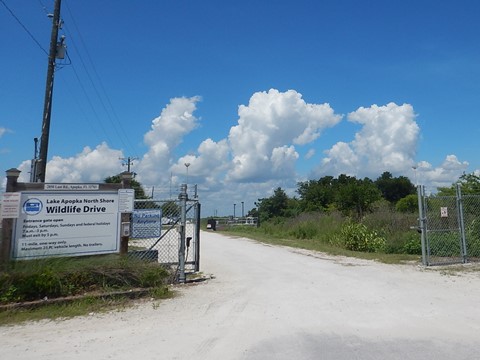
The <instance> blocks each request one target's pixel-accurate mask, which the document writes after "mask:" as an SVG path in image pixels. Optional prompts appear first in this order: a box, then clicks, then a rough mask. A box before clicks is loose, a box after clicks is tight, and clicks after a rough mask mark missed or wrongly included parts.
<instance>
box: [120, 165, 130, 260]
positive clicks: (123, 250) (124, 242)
mask: <svg viewBox="0 0 480 360" xmlns="http://www.w3.org/2000/svg"><path fill="white" fill-rule="evenodd" d="M120 179H121V181H122V189H131V188H132V179H133V174H132V173H131V172H128V171H124V172H122V173H121V174H120ZM130 215H131V214H129V213H122V214H121V215H120V223H121V224H123V223H130ZM120 233H121V235H120V255H127V254H128V241H129V240H130V235H129V234H128V235H126V234H123V233H122V232H120Z"/></svg>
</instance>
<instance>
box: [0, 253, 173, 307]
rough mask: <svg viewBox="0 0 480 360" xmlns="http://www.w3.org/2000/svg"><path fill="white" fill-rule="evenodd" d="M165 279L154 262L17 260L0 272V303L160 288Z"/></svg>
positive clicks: (73, 259) (113, 258) (111, 258)
mask: <svg viewBox="0 0 480 360" xmlns="http://www.w3.org/2000/svg"><path fill="white" fill-rule="evenodd" d="M168 278H169V273H168V271H167V270H166V269H165V268H164V267H162V266H161V265H159V264H157V263H148V262H143V261H140V260H134V259H123V258H118V257H100V258H98V259H94V258H81V259H80V258H62V259H58V258H54V259H42V260H29V261H18V262H13V263H12V264H11V266H10V268H8V269H5V270H4V271H1V272H0V303H9V302H19V301H32V300H40V299H43V298H45V297H46V298H49V299H51V298H57V297H63V296H69V295H77V294H83V293H86V292H90V291H100V292H108V291H111V290H118V289H130V288H132V287H160V286H162V285H164V284H166V282H167V280H168Z"/></svg>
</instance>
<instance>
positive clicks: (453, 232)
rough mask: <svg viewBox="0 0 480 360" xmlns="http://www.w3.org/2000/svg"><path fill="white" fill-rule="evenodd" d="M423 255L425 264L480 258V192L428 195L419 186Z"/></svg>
mask: <svg viewBox="0 0 480 360" xmlns="http://www.w3.org/2000/svg"><path fill="white" fill-rule="evenodd" d="M418 195H419V209H420V219H419V220H420V230H421V231H422V256H423V263H424V264H425V265H442V264H453V263H463V262H468V261H480V219H479V216H480V196H479V195H462V193H461V187H460V186H458V187H457V193H456V196H437V195H428V196H427V195H426V194H425V187H419V189H418Z"/></svg>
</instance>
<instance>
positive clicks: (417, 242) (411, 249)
mask: <svg viewBox="0 0 480 360" xmlns="http://www.w3.org/2000/svg"><path fill="white" fill-rule="evenodd" d="M403 253H405V254H410V255H421V254H422V241H421V238H420V236H419V234H418V233H417V232H411V233H410V236H409V238H408V239H407V241H406V242H405V244H404V245H403Z"/></svg>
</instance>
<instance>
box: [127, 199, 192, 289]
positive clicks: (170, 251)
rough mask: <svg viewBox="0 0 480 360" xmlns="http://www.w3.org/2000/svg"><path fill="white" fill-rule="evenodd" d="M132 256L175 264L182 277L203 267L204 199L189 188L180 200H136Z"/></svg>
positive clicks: (130, 242) (132, 218)
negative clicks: (189, 192) (190, 196)
mask: <svg viewBox="0 0 480 360" xmlns="http://www.w3.org/2000/svg"><path fill="white" fill-rule="evenodd" d="M130 224H131V231H130V240H129V244H128V247H129V251H128V253H129V256H135V257H138V258H141V259H148V260H152V261H158V262H159V263H162V264H165V265H170V266H175V267H176V268H177V270H178V274H177V276H178V280H179V281H180V282H183V281H185V273H184V271H186V272H195V271H199V267H200V203H199V202H198V200H196V199H194V200H189V199H188V198H187V194H186V191H184V192H181V194H180V195H179V199H178V200H152V199H148V200H135V205H134V211H133V213H132V214H131V219H130Z"/></svg>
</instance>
